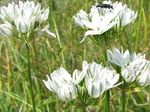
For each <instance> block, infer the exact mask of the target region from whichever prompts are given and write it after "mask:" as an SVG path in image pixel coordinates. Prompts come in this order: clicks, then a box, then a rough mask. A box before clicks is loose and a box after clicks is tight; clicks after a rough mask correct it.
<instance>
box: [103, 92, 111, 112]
mask: <svg viewBox="0 0 150 112" xmlns="http://www.w3.org/2000/svg"><path fill="white" fill-rule="evenodd" d="M109 103H110V91H109V90H107V91H106V92H105V107H104V109H105V112H109Z"/></svg>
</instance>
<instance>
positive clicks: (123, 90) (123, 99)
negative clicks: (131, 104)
mask: <svg viewBox="0 0 150 112" xmlns="http://www.w3.org/2000/svg"><path fill="white" fill-rule="evenodd" d="M125 86H126V85H125V82H124V85H123V87H122V112H126V88H125Z"/></svg>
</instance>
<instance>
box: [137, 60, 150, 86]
mask: <svg viewBox="0 0 150 112" xmlns="http://www.w3.org/2000/svg"><path fill="white" fill-rule="evenodd" d="M137 82H138V83H139V85H140V86H149V85H150V61H147V62H146V64H145V67H144V68H143V70H142V71H141V72H140V75H139V76H138V77H137Z"/></svg>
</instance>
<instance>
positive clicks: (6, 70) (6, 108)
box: [0, 0, 150, 112]
mask: <svg viewBox="0 0 150 112" xmlns="http://www.w3.org/2000/svg"><path fill="white" fill-rule="evenodd" d="M3 1H4V0H3ZM3 1H0V3H4V2H3ZM39 1H41V4H42V6H43V7H50V15H49V23H50V25H51V31H53V32H55V33H56V34H57V39H54V38H49V37H35V38H33V39H32V41H31V42H30V44H31V45H32V47H30V60H31V74H32V82H33V94H34V101H35V105H36V110H37V112H71V111H72V112H81V111H82V110H80V109H79V108H77V107H74V106H72V105H71V104H69V103H64V102H61V101H60V100H59V99H58V97H57V96H56V95H55V94H53V93H52V92H50V91H48V89H47V88H46V87H45V85H44V84H43V82H42V80H44V79H45V80H46V75H47V74H50V73H51V72H52V71H53V70H55V69H56V68H58V67H60V66H63V67H65V68H66V69H67V70H68V71H69V72H70V73H71V72H72V71H73V70H74V69H75V68H78V69H81V66H82V65H81V63H82V61H83V60H84V59H86V60H87V61H92V60H95V61H96V62H101V61H103V58H102V56H103V55H102V51H103V47H99V46H96V45H95V44H94V43H93V42H92V40H91V39H90V38H88V39H86V40H85V42H84V43H82V44H80V43H79V42H80V41H81V39H82V38H83V35H84V31H83V30H82V29H81V28H80V27H77V26H76V25H75V24H74V22H73V20H72V16H73V15H75V14H76V13H77V12H78V11H79V10H80V9H84V10H87V11H89V9H90V7H91V5H92V4H95V2H94V0H39ZM95 1H96V0H95ZM120 1H122V2H124V3H126V4H128V5H129V7H130V8H133V9H135V10H138V19H137V20H136V21H135V23H134V24H132V25H129V26H128V27H127V29H126V30H125V32H122V33H121V34H119V35H115V36H114V37H110V38H109V43H110V45H109V46H110V47H120V46H122V47H123V48H124V49H130V50H131V51H132V52H134V51H137V52H142V53H146V55H147V57H146V58H147V59H150V49H149V48H150V44H149V41H150V30H149V29H150V1H149V0H120ZM142 1H143V3H142ZM27 64H28V60H27V53H26V45H25V44H24V42H23V41H21V40H19V39H17V38H4V37H0V112H30V111H31V112H32V108H33V107H32V101H31V99H32V98H31V95H30V88H29V86H30V84H29V81H28V66H27ZM148 90H149V88H147V89H145V88H144V89H143V88H136V89H135V90H132V89H131V90H128V92H127V98H128V105H127V109H126V110H127V112H150V105H149V103H150V93H149V92H150V91H149V92H148ZM120 93H121V91H120V90H118V89H113V91H111V101H110V110H111V112H121V108H122V101H121V94H120ZM129 93H130V94H129ZM131 93H132V94H131ZM148 99H149V102H148ZM103 103H104V100H103V96H102V98H101V99H97V100H96V101H95V102H92V103H91V106H90V107H89V108H91V109H97V111H100V112H101V111H103V110H104V109H103ZM91 112H92V111H91Z"/></svg>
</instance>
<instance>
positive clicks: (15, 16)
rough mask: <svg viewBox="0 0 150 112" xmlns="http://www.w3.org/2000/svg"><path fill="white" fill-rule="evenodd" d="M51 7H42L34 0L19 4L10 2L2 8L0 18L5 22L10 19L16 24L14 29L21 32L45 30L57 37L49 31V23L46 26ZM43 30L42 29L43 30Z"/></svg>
mask: <svg viewBox="0 0 150 112" xmlns="http://www.w3.org/2000/svg"><path fill="white" fill-rule="evenodd" d="M48 15H49V8H47V9H44V8H41V5H40V4H39V3H37V4H35V3H34V2H33V1H28V0H27V1H26V2H22V1H19V3H18V4H15V3H14V2H12V3H9V4H8V6H7V7H6V6H2V7H1V8H0V19H2V20H3V22H5V21H8V22H10V23H11V24H12V26H14V27H13V28H14V30H15V31H16V30H17V31H18V32H19V33H20V34H27V36H29V35H30V34H31V33H33V32H34V33H39V32H45V33H48V34H49V35H51V36H53V37H55V34H54V33H52V32H50V31H49V29H48V28H49V27H48V26H49V25H47V26H44V27H43V25H45V23H46V22H47V20H48ZM41 30H42V31H41Z"/></svg>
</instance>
